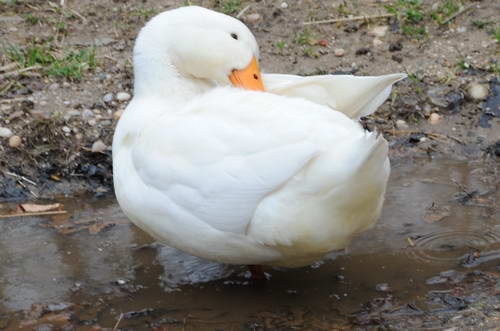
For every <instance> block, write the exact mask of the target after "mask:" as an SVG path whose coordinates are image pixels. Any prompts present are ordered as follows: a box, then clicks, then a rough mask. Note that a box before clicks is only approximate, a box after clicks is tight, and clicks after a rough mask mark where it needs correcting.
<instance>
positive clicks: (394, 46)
mask: <svg viewBox="0 0 500 331" xmlns="http://www.w3.org/2000/svg"><path fill="white" fill-rule="evenodd" d="M402 49H403V44H402V43H401V42H400V41H396V42H393V43H391V44H390V45H389V52H399V51H400V50H402Z"/></svg>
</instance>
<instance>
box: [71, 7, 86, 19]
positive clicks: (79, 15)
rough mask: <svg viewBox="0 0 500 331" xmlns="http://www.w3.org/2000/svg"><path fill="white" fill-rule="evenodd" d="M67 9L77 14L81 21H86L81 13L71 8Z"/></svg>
mask: <svg viewBox="0 0 500 331" xmlns="http://www.w3.org/2000/svg"><path fill="white" fill-rule="evenodd" d="M69 11H70V12H72V13H73V14H75V15H76V16H78V18H80V19H81V20H82V21H83V23H87V19H86V18H85V17H84V16H83V15H82V14H80V13H79V12H77V11H76V10H74V9H71V8H70V9H69Z"/></svg>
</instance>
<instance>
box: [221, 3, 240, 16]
mask: <svg viewBox="0 0 500 331" xmlns="http://www.w3.org/2000/svg"><path fill="white" fill-rule="evenodd" d="M240 8H241V0H224V1H221V4H220V10H221V11H222V12H223V13H224V14H226V15H233V14H236V13H238V12H239V11H240Z"/></svg>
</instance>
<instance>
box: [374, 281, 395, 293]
mask: <svg viewBox="0 0 500 331" xmlns="http://www.w3.org/2000/svg"><path fill="white" fill-rule="evenodd" d="M375 289H376V290H377V291H379V292H391V291H392V289H391V287H390V286H389V284H387V283H381V284H377V285H375Z"/></svg>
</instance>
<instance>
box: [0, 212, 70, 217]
mask: <svg viewBox="0 0 500 331" xmlns="http://www.w3.org/2000/svg"><path fill="white" fill-rule="evenodd" d="M67 213H68V212H67V211H66V210H54V211H41V212H32V213H19V214H4V215H0V218H11V217H28V216H47V215H62V214H67Z"/></svg>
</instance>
